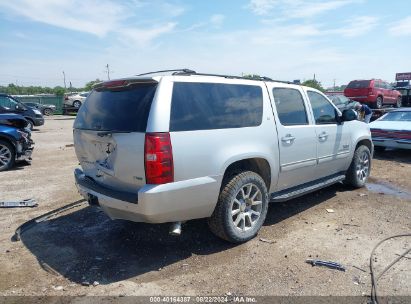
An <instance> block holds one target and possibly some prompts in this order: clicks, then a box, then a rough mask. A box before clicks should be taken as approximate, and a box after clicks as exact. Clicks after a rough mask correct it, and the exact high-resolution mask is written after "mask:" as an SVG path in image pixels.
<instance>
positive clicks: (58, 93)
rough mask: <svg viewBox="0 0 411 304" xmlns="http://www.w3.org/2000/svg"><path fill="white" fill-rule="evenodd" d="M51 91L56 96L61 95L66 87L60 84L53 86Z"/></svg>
mask: <svg viewBox="0 0 411 304" xmlns="http://www.w3.org/2000/svg"><path fill="white" fill-rule="evenodd" d="M53 93H54V94H56V95H57V96H62V95H64V93H66V89H65V88H63V87H60V86H57V87H54V89H53Z"/></svg>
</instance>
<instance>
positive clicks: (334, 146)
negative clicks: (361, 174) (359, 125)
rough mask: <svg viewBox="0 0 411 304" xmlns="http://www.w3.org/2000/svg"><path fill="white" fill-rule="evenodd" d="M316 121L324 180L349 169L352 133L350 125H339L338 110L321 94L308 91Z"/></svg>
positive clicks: (318, 167) (320, 168)
mask: <svg viewBox="0 0 411 304" xmlns="http://www.w3.org/2000/svg"><path fill="white" fill-rule="evenodd" d="M306 93H307V96H308V99H309V101H310V104H311V109H312V114H313V117H314V121H315V133H316V144H317V158H318V166H317V171H316V174H315V175H316V177H317V178H322V177H325V176H329V175H332V174H334V173H338V172H341V171H344V170H346V169H347V162H348V161H349V160H348V158H349V156H350V149H352V147H350V143H351V132H350V130H349V125H348V124H346V123H345V124H344V123H343V124H338V123H337V115H338V112H337V110H336V108H335V107H334V106H333V105H332V103H331V102H330V101H328V99H327V98H326V97H325V96H324V95H322V94H320V93H319V92H316V91H313V90H310V89H306Z"/></svg>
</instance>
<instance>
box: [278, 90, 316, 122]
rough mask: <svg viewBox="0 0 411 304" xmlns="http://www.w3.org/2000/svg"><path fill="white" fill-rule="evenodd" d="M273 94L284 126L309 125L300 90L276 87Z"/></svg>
mask: <svg viewBox="0 0 411 304" xmlns="http://www.w3.org/2000/svg"><path fill="white" fill-rule="evenodd" d="M273 95H274V102H275V107H276V109H277V113H278V118H279V119H280V123H281V124H282V125H283V126H294V125H308V119H307V112H306V110H305V106H304V100H303V97H302V95H301V93H300V91H298V90H296V89H289V88H274V89H273Z"/></svg>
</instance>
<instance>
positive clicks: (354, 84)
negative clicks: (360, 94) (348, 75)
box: [347, 80, 370, 89]
mask: <svg viewBox="0 0 411 304" xmlns="http://www.w3.org/2000/svg"><path fill="white" fill-rule="evenodd" d="M369 86H370V81H369V80H353V81H351V82H350V83H349V84H348V86H347V88H348V89H360V88H368V87H369Z"/></svg>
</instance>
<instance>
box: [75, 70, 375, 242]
mask: <svg viewBox="0 0 411 304" xmlns="http://www.w3.org/2000/svg"><path fill="white" fill-rule="evenodd" d="M74 145H75V150H76V154H77V157H78V159H79V161H80V164H81V168H82V170H80V169H76V170H75V180H76V185H77V187H78V190H79V192H80V193H81V194H82V195H83V196H84V197H85V198H86V199H88V201H89V203H90V204H93V205H99V206H100V207H101V208H102V209H103V210H104V211H105V212H106V213H107V214H108V215H109V216H110V217H111V218H112V219H126V220H131V221H136V222H148V223H166V222H170V223H171V224H172V227H173V229H175V230H174V232H177V233H178V232H179V229H180V228H181V226H180V224H181V222H184V221H187V220H191V219H196V218H208V221H209V226H210V228H211V230H212V232H214V233H215V234H216V235H217V236H219V237H221V238H223V239H225V240H228V241H230V242H237V243H238V242H245V241H247V240H249V239H251V238H253V237H254V236H255V235H256V234H257V233H258V231H259V229H260V227H261V226H262V224H263V222H264V219H265V217H266V214H267V208H268V203H269V202H276V201H285V200H288V199H291V198H295V197H298V196H301V195H304V194H307V193H309V192H312V191H315V190H317V189H320V188H323V187H326V186H329V185H331V184H334V183H338V182H344V183H346V184H349V185H351V186H354V187H362V186H364V184H365V182H366V180H367V178H368V176H369V174H370V168H371V158H372V154H373V144H372V141H371V135H370V130H369V128H368V126H367V125H366V124H365V123H363V122H360V121H357V120H356V115H355V113H354V112H353V111H352V110H346V111H344V112H343V113H341V112H340V111H339V110H338V109H337V108H336V107H335V106H334V105H333V103H332V102H330V100H329V99H328V98H327V97H326V96H325V95H324V94H322V93H321V92H320V91H318V90H315V89H312V88H309V87H304V86H301V85H296V84H291V83H286V82H279V81H273V80H270V79H268V78H261V79H258V80H250V79H244V78H241V77H233V76H222V75H210V74H199V73H196V72H194V71H190V70H181V71H176V72H174V73H173V74H172V75H160V76H153V75H151V74H148V75H145V76H138V77H131V78H126V79H120V80H114V81H108V82H105V83H101V84H99V85H97V86H96V87H95V88H94V90H93V91H92V92H91V94H90V95H89V96H88V98H87V100H86V101H85V103H84V105H83V106H82V107H81V108H80V110H79V112H78V115H77V118H76V120H75V123H74Z"/></svg>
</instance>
